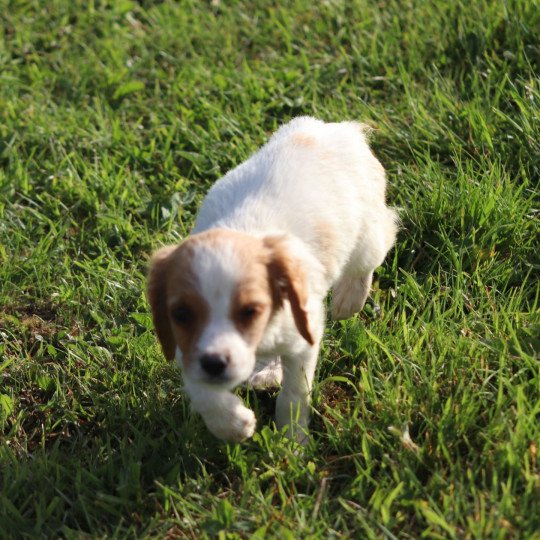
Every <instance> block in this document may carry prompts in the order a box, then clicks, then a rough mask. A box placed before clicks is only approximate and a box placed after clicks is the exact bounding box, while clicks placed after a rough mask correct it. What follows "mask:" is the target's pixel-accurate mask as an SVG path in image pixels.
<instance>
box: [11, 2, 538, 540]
mask: <svg viewBox="0 0 540 540" xmlns="http://www.w3.org/2000/svg"><path fill="white" fill-rule="evenodd" d="M285 5H286V7H285ZM539 74H540V10H539V9H538V4H537V3H535V2H533V1H530V0H507V1H502V0H484V1H482V0H468V1H465V0H456V1H454V2H445V1H443V0H438V1H437V0H432V1H422V0H410V1H406V2H401V1H397V0H387V1H385V0H381V1H375V0H360V1H350V2H348V1H341V0H328V1H324V2H308V1H307V0H298V1H292V2H286V3H283V5H282V7H277V6H276V3H274V2H269V1H263V0H255V1H240V0H239V1H231V2H227V1H225V0H221V1H219V0H213V1H211V2H200V1H195V0H193V1H180V2H173V1H172V0H164V1H155V2H153V1H150V0H148V1H141V2H132V1H128V0H118V1H113V0H110V1H100V0H91V1H83V0H73V1H70V0H49V1H47V2H42V1H39V0H27V1H23V0H13V1H10V0H0V306H1V309H0V538H14V539H18V538H56V537H64V538H77V539H78V538H183V537H187V538H197V539H198V538H214V537H216V538H222V539H237V538H248V537H249V538H279V539H297V538H310V539H311V538H321V539H322V538H421V537H425V538H476V539H485V538H498V539H499V538H500V539H502V538H525V539H531V538H540V466H539V463H540V455H538V452H539V446H540V358H539V356H540V286H539V281H540V280H539V274H540V215H539V214H540V192H539V187H538V182H539V178H540V75H539ZM301 114H310V115H314V116H317V117H320V118H322V119H324V120H328V121H338V120H344V119H358V120H361V121H364V122H367V123H368V124H370V125H371V126H372V127H373V128H374V130H373V134H372V143H373V147H374V149H375V152H376V153H377V155H378V156H379V158H380V160H381V162H382V163H383V164H384V166H385V167H386V169H387V171H388V180H389V202H390V204H391V205H393V206H397V207H399V208H400V214H401V219H402V227H401V231H400V234H399V238H398V242H397V245H396V248H395V249H394V250H393V251H392V252H391V253H390V255H389V256H388V258H387V260H386V262H385V264H384V265H383V266H382V267H381V268H379V269H378V275H377V279H376V281H375V283H374V290H373V293H372V296H371V299H370V300H369V301H368V305H367V306H366V308H365V309H364V310H363V312H362V313H361V314H359V315H357V316H355V317H354V318H352V319H350V320H348V321H345V322H340V323H332V322H331V321H328V324H327V331H326V334H325V338H324V343H323V347H322V351H321V359H320V364H319V370H318V375H317V382H316V386H315V396H314V403H313V420H312V433H313V439H312V441H311V442H310V444H309V446H308V447H307V448H306V449H305V451H304V452H298V451H297V449H296V448H295V447H294V445H292V444H291V443H289V442H287V440H285V439H284V438H283V437H282V436H281V434H280V433H278V432H276V430H275V428H274V427H273V424H272V409H273V404H274V402H275V396H274V395H272V394H263V393H253V392H246V391H244V390H240V392H241V393H242V395H243V396H244V397H245V399H246V400H247V401H248V402H249V403H250V405H251V406H253V407H254V408H255V410H256V411H257V416H258V419H259V425H258V431H257V434H256V436H255V437H254V438H253V439H252V440H250V441H248V442H246V443H243V444H240V445H227V444H225V443H223V442H220V441H218V440H216V439H214V438H213V437H212V436H211V435H210V434H209V433H208V432H207V431H206V429H205V427H204V425H203V423H202V421H201V419H200V418H199V417H197V416H196V415H194V414H191V413H190V410H189V403H188V402H187V400H186V398H185V397H184V396H183V394H182V392H181V374H180V373H179V372H178V371H177V370H176V369H175V368H174V367H173V366H171V365H169V364H168V363H167V362H166V360H165V359H164V358H163V357H162V355H161V352H160V349H159V346H158V343H157V341H156V338H155V335H154V332H153V328H152V323H151V319H150V316H149V308H148V304H147V301H146V297H145V274H146V271H147V265H148V258H149V256H150V254H151V252H152V251H153V250H154V249H156V248H158V247H159V246H162V245H164V244H166V243H171V242H177V241H180V240H181V239H182V238H184V237H185V236H186V235H187V234H188V232H189V230H190V227H191V225H192V224H193V219H194V216H195V214H196V211H197V208H198V205H199V204H200V201H201V199H202V197H203V195H204V193H205V191H206V190H207V189H208V187H209V186H210V185H211V184H212V183H213V182H214V181H215V180H216V179H218V178H219V177H220V176H221V175H223V174H224V173H225V172H226V171H227V170H228V169H230V168H231V167H233V166H234V165H236V164H238V163H240V162H241V161H243V160H244V159H246V158H247V157H248V156H249V155H250V154H251V153H252V152H253V151H254V150H255V149H256V148H257V147H258V146H260V145H261V144H262V143H263V142H264V141H265V140H266V139H267V137H268V136H269V135H270V133H271V132H272V131H273V130H275V129H276V128H277V126H279V125H280V124H281V123H283V122H286V121H287V120H289V119H290V118H292V117H294V116H297V115H301Z"/></svg>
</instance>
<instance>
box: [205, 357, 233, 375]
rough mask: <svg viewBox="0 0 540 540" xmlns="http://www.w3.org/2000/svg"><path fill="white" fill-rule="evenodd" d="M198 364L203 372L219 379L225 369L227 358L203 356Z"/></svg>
mask: <svg viewBox="0 0 540 540" xmlns="http://www.w3.org/2000/svg"><path fill="white" fill-rule="evenodd" d="M200 362H201V366H202V368H203V369H204V371H206V373H208V375H211V376H212V377H219V376H220V375H222V374H223V372H224V371H225V368H226V367H227V358H225V357H224V356H221V355H219V354H203V355H202V356H201V358H200Z"/></svg>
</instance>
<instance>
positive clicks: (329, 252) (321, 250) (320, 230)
mask: <svg viewBox="0 0 540 540" xmlns="http://www.w3.org/2000/svg"><path fill="white" fill-rule="evenodd" d="M313 235H314V239H313V244H314V245H315V247H316V252H317V253H318V257H319V260H320V261H321V263H322V265H323V267H324V269H325V271H326V275H327V276H330V275H332V274H333V273H334V271H335V269H336V268H335V265H336V254H335V246H336V229H335V227H333V226H332V225H331V224H330V223H328V222H327V221H322V220H321V221H316V222H315V223H314V224H313Z"/></svg>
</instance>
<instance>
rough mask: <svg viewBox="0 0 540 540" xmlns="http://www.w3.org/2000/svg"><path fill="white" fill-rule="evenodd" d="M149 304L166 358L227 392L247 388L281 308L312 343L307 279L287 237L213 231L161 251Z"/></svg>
mask: <svg viewBox="0 0 540 540" xmlns="http://www.w3.org/2000/svg"><path fill="white" fill-rule="evenodd" d="M148 297H149V301H150V305H151V308H152V316H153V320H154V326H155V328H156V332H157V335H158V338H159V340H160V342H161V346H162V348H163V352H164V354H165V356H166V357H167V358H168V359H173V358H174V356H175V351H176V348H177V347H179V348H180V350H181V352H182V362H183V369H184V372H185V374H186V376H187V377H189V378H190V379H191V380H197V381H200V382H205V383H208V384H215V385H221V386H225V387H228V388H232V387H234V386H236V385H238V384H239V383H241V382H243V381H245V380H246V379H247V378H248V377H249V376H250V375H251V373H252V371H253V368H254V366H255V351H256V350H257V346H258V344H259V343H260V341H261V339H262V337H263V335H264V332H265V330H266V327H267V325H268V323H269V321H270V319H271V318H272V316H273V315H274V313H275V312H276V311H277V310H278V309H280V308H281V307H282V306H283V303H284V301H288V302H289V303H290V307H291V311H292V314H293V318H294V322H295V324H296V327H297V329H298V331H299V332H300V334H301V335H302V336H303V337H304V339H305V340H306V341H308V342H309V343H310V344H313V337H312V334H311V331H310V328H309V321H308V315H307V312H306V302H307V281H306V274H305V271H304V269H303V267H302V264H301V262H300V261H299V260H298V259H297V258H295V257H294V254H292V253H291V252H290V250H289V249H288V247H287V240H286V238H285V237H280V236H270V237H266V238H258V237H255V236H251V235H248V234H245V233H241V232H237V231H229V230H225V229H213V230H210V231H207V232H203V233H200V234H196V235H194V236H192V237H190V238H188V239H187V240H185V241H184V242H183V243H182V244H180V245H178V246H169V247H165V248H162V249H161V250H159V251H158V252H157V253H156V254H155V255H154V257H153V259H152V262H151V266H150V273H149V279H148Z"/></svg>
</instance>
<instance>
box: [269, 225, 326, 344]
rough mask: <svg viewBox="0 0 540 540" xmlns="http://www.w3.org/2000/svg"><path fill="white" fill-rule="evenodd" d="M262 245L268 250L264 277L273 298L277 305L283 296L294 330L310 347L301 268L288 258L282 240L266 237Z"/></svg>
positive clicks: (284, 241)
mask: <svg viewBox="0 0 540 540" xmlns="http://www.w3.org/2000/svg"><path fill="white" fill-rule="evenodd" d="M264 244H265V246H266V247H267V248H268V249H269V250H270V260H269V263H268V273H269V275H270V281H271V284H272V290H273V291H274V296H275V298H276V300H277V302H278V303H279V302H282V301H283V296H287V298H288V300H289V303H290V304H291V311H292V314H293V317H294V322H295V324H296V328H297V329H298V331H299V332H300V335H301V336H302V337H303V338H304V339H305V340H306V341H307V342H308V343H309V344H310V345H314V343H315V340H314V339H313V335H312V334H311V330H310V328H309V319H308V312H307V309H306V307H307V301H308V284H307V276H306V272H305V270H304V267H303V265H302V263H301V262H300V261H299V260H298V259H297V258H295V257H294V256H293V255H291V253H290V251H289V249H288V247H287V240H286V237H283V236H268V237H266V238H265V239H264Z"/></svg>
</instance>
